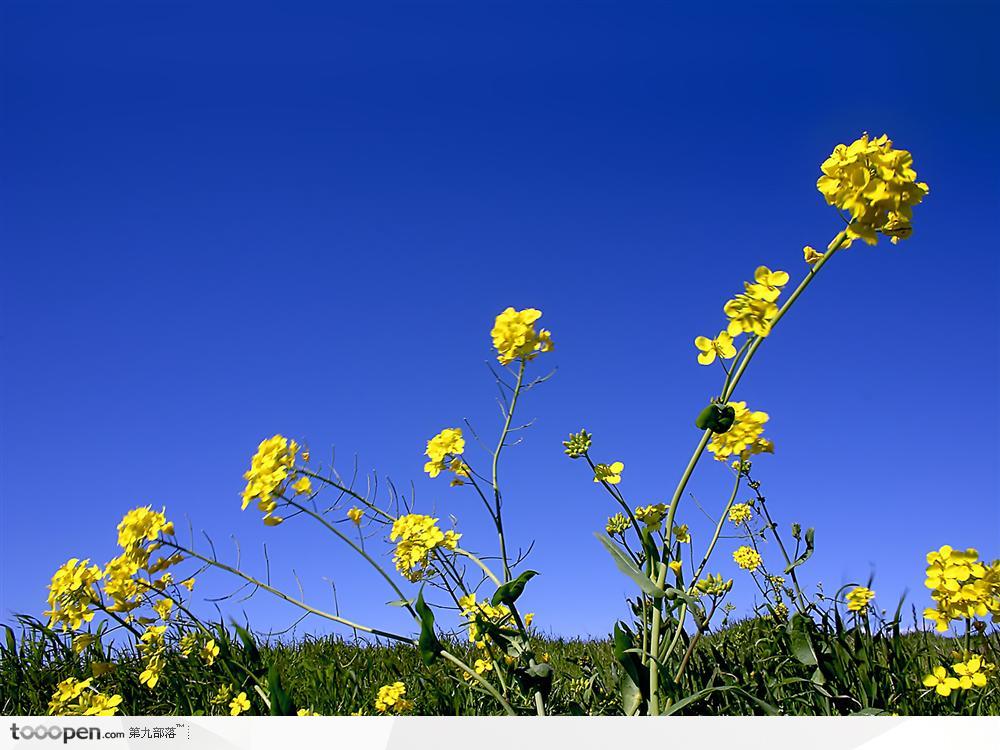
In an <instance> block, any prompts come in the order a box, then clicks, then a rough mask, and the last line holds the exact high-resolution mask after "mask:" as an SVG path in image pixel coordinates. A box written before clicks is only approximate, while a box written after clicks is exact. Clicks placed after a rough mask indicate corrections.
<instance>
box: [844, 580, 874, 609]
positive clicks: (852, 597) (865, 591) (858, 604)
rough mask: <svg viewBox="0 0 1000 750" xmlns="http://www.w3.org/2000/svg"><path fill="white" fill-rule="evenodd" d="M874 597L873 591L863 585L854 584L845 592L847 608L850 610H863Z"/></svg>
mask: <svg viewBox="0 0 1000 750" xmlns="http://www.w3.org/2000/svg"><path fill="white" fill-rule="evenodd" d="M874 598H875V592H874V591H872V590H871V589H869V588H865V587H864V586H855V587H854V588H853V589H851V590H850V591H849V592H847V608H848V609H849V610H850V611H851V612H864V611H866V610H867V609H868V604H869V602H871V600H872V599H874Z"/></svg>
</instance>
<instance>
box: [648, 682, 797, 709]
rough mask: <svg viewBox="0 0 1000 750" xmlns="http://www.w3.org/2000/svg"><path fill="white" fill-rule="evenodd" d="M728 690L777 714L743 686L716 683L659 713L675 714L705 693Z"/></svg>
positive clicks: (771, 707)
mask: <svg viewBox="0 0 1000 750" xmlns="http://www.w3.org/2000/svg"><path fill="white" fill-rule="evenodd" d="M729 690H735V691H736V692H737V693H739V694H740V695H742V696H743V697H744V698H746V699H747V700H749V701H750V702H751V703H754V704H755V705H756V706H758V707H759V708H760V709H761V710H762V711H763V712H764V713H766V714H767V715H768V716H777V715H778V714H779V713H780V712H779V711H778V709H777V708H775V707H774V706H772V705H771V704H770V703H767V702H765V701H762V700H761V699H760V698H758V697H757V696H755V695H752V694H751V693H748V692H747V691H746V690H744V689H743V688H741V687H740V686H739V685H717V686H715V687H710V688H705V689H704V690H699V691H698V692H697V693H695V694H694V695H689V696H688V697H687V698H682V699H681V700H679V701H677V702H676V703H674V704H673V705H672V706H670V708H668V709H666V710H665V711H663V712H662V713H661V716H670V715H671V714H675V713H677V712H678V711H680V710H681V709H682V708H684V707H686V706H690V705H691V704H692V703H694V702H695V701H699V700H701V699H702V698H704V697H705V696H707V695H709V694H711V693H724V692H728V691H729Z"/></svg>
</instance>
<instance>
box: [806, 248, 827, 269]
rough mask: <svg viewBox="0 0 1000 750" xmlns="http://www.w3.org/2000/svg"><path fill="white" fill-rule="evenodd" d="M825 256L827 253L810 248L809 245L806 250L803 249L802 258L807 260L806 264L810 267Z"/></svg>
mask: <svg viewBox="0 0 1000 750" xmlns="http://www.w3.org/2000/svg"><path fill="white" fill-rule="evenodd" d="M824 255H826V253H821V252H819V251H818V250H817V249H816V248H814V247H810V246H809V245H806V246H805V247H804V248H802V257H804V258H805V261H806V263H808V264H809V265H810V266H811V265H812V264H813V263H815V262H816V261H818V260H819V259H820V258H822V257H823V256H824Z"/></svg>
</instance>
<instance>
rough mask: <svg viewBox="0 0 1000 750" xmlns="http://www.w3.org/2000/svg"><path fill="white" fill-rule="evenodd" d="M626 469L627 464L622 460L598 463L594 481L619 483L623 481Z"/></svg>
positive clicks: (595, 468) (595, 467)
mask: <svg viewBox="0 0 1000 750" xmlns="http://www.w3.org/2000/svg"><path fill="white" fill-rule="evenodd" d="M624 469H625V464H623V463H622V462H621V461H615V462H614V463H613V464H597V465H596V466H594V481H595V482H607V483H608V484H618V483H619V482H621V481H622V471H624Z"/></svg>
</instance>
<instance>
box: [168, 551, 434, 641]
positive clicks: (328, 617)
mask: <svg viewBox="0 0 1000 750" xmlns="http://www.w3.org/2000/svg"><path fill="white" fill-rule="evenodd" d="M161 543H162V544H163V545H165V546H170V547H173V548H174V549H176V550H177V551H178V552H182V553H184V554H186V555H190V556H191V557H193V558H194V559H196V560H201V561H202V562H203V563H206V564H208V565H211V566H212V567H214V568H219V570H224V571H226V572H227V573H232V574H233V575H235V576H238V577H239V578H242V579H243V580H244V581H247V582H248V583H252V584H253V585H254V586H257V587H258V588H261V589H264V591H269V592H270V593H272V594H274V595H275V596H277V597H278V598H279V599H284V600H285V601H286V602H288V603H289V604H293V605H294V606H296V607H298V608H299V609H302V610H305V611H306V612H308V613H309V614H313V615H316V616H318V617H322V618H323V619H325V620H331V621H332V622H337V623H340V624H341V625H346V626H347V627H349V628H351V629H352V630H360V631H362V632H364V633H370V634H371V635H376V636H382V637H383V638H389V639H390V640H393V641H399V642H400V643H409V644H410V645H412V646H416V645H419V644H418V643H417V642H416V641H415V640H413V639H412V638H410V637H408V636H405V635H399V634H398V633H390V632H389V631H387V630H380V629H378V628H370V627H368V626H367V625H361V624H359V623H356V622H351V621H350V620H348V619H345V618H343V617H340V616H339V615H335V614H331V613H330V612H324V611H323V610H321V609H316V608H315V607H313V606H311V605H309V604H306V603H305V602H304V601H302V600H300V599H295V598H294V597H291V596H289V595H288V594H286V593H285V592H284V591H282V590H281V589H276V588H275V587H274V586H270V585H268V584H266V583H264V582H263V581H261V580H260V579H258V578H254V577H253V576H252V575H249V574H247V573H244V572H243V571H242V570H240V569H239V568H234V567H232V566H231V565H226V564H225V563H222V562H219V561H218V560H213V559H212V558H210V557H205V556H204V555H200V554H198V553H197V552H195V551H194V550H190V549H188V548H187V547H182V546H181V545H179V544H175V543H174V542H170V541H167V540H163V541H162V542H161Z"/></svg>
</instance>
